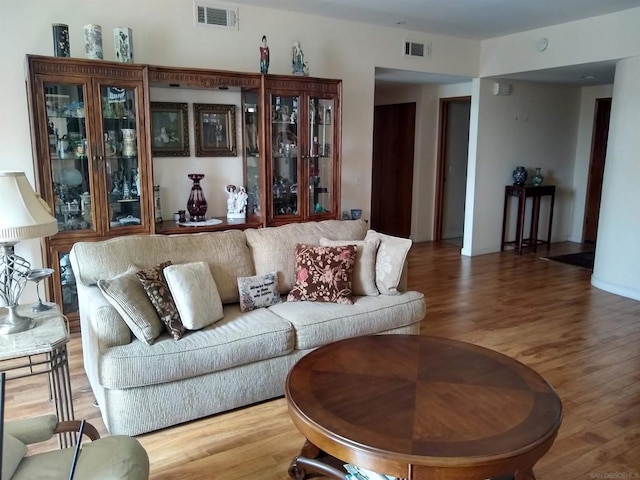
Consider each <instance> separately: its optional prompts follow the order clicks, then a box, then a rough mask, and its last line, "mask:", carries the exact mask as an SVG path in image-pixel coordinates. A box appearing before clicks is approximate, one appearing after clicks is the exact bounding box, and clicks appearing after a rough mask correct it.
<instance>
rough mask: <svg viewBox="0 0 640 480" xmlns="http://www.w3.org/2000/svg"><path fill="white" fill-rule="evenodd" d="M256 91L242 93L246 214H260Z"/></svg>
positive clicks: (257, 99) (257, 98)
mask: <svg viewBox="0 0 640 480" xmlns="http://www.w3.org/2000/svg"><path fill="white" fill-rule="evenodd" d="M258 102H259V97H258V92H255V91H249V92H244V93H243V95H242V109H243V113H244V118H243V121H244V159H245V165H244V175H245V186H246V189H247V195H248V198H247V215H249V216H251V215H254V216H260V215H261V212H260V180H261V179H260V145H259V138H260V137H259V132H258V125H259V109H258Z"/></svg>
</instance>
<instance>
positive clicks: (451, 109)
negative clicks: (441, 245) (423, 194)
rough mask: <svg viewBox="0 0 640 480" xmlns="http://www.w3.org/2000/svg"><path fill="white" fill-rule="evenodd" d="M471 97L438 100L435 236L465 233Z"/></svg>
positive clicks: (445, 236)
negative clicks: (438, 138) (438, 124)
mask: <svg viewBox="0 0 640 480" xmlns="http://www.w3.org/2000/svg"><path fill="white" fill-rule="evenodd" d="M470 113H471V97H457V98H443V99H441V100H440V126H439V132H440V133H439V136H440V140H439V145H438V172H437V177H438V184H437V191H436V209H435V228H434V239H435V240H436V241H438V240H443V239H444V240H450V239H456V240H459V241H460V242H462V237H463V234H464V205H465V195H466V190H467V163H468V154H469V121H470Z"/></svg>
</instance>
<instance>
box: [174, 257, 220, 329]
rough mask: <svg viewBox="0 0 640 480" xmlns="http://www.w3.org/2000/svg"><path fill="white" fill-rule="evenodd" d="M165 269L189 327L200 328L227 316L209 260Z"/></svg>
mask: <svg viewBox="0 0 640 480" xmlns="http://www.w3.org/2000/svg"><path fill="white" fill-rule="evenodd" d="M163 273H164V278H165V279H166V280H167V285H168V286H169V290H170V291H171V296H172V297H173V301H174V302H175V304H176V308H177V309H178V313H179V314H180V320H181V321H182V324H183V325H184V327H185V328H186V329H187V330H199V329H201V328H204V327H206V326H208V325H211V324H212V323H215V322H217V321H218V320H220V319H221V318H222V317H223V316H224V313H223V312H222V301H221V300H220V293H218V287H217V286H216V282H215V281H214V280H213V276H212V275H211V270H209V266H208V265H207V264H206V263H204V262H195V263H183V264H181V265H169V266H168V267H166V268H165V269H164V270H163Z"/></svg>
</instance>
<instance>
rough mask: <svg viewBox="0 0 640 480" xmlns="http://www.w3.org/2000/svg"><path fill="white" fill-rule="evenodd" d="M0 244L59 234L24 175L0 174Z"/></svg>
mask: <svg viewBox="0 0 640 480" xmlns="http://www.w3.org/2000/svg"><path fill="white" fill-rule="evenodd" d="M0 198H2V203H3V205H2V209H0V243H14V244H15V243H18V242H19V241H21V240H25V239H28V238H40V237H48V236H50V235H53V234H54V233H56V232H57V231H58V223H57V221H56V219H55V218H54V217H52V216H51V214H50V213H49V207H48V206H47V204H46V203H45V202H44V200H42V199H41V198H40V197H38V196H37V195H36V193H35V192H34V191H33V188H32V187H31V184H30V183H29V181H28V180H27V177H26V176H25V174H24V172H0Z"/></svg>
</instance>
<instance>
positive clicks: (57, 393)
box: [0, 303, 76, 447]
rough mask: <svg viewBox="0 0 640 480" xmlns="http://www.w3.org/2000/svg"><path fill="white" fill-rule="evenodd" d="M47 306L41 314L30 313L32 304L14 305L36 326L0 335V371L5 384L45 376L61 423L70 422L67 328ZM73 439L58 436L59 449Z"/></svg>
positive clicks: (60, 315) (73, 435) (61, 319)
mask: <svg viewBox="0 0 640 480" xmlns="http://www.w3.org/2000/svg"><path fill="white" fill-rule="evenodd" d="M47 305H50V306H51V307H53V308H51V309H50V310H46V311H44V312H32V311H31V306H32V305H19V306H18V313H19V314H20V315H22V316H25V317H32V318H33V319H34V321H35V324H36V325H35V327H33V328H32V329H31V330H27V331H25V332H20V333H14V334H11V335H0V372H7V381H11V380H14V379H18V378H24V377H30V376H33V375H41V374H48V376H49V398H50V400H53V402H54V404H55V409H56V415H57V417H58V420H59V421H61V422H62V421H67V420H73V419H74V414H73V398H72V395H71V381H70V378H69V363H68V357H67V343H68V342H69V329H68V327H67V323H66V319H65V317H64V315H62V314H61V313H60V309H59V308H58V306H57V305H56V304H53V303H48V304H47ZM1 310H4V308H1V309H0V311H1ZM75 437H76V434H75V433H64V434H60V436H59V442H60V446H61V447H68V446H70V445H73V444H74V443H75Z"/></svg>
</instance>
